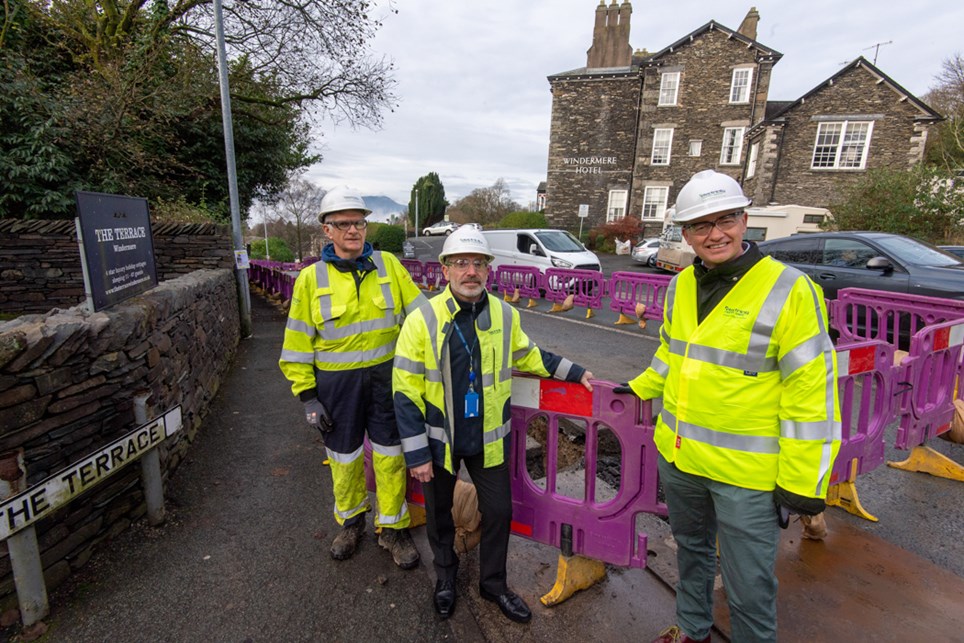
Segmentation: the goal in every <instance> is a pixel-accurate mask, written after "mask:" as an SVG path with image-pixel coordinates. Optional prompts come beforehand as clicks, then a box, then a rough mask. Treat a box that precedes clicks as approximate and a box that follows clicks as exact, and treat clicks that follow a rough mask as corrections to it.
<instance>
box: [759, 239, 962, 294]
mask: <svg viewBox="0 0 964 643" xmlns="http://www.w3.org/2000/svg"><path fill="white" fill-rule="evenodd" d="M759 246H760V250H761V251H762V252H763V254H766V255H770V256H771V257H773V258H774V259H777V260H779V261H782V262H783V263H786V264H790V265H792V266H795V267H796V268H799V269H800V270H802V271H803V272H805V273H807V274H808V275H810V277H811V278H812V279H813V280H814V281H815V282H816V283H817V284H819V285H820V287H821V288H823V292H824V295H825V296H826V297H827V298H828V299H836V297H837V291H838V290H840V289H841V288H869V289H873V290H888V291H892V292H903V293H909V294H912V295H926V296H928V297H944V298H947V299H964V260H962V259H961V258H960V257H956V256H954V255H952V254H950V253H948V252H946V251H943V250H940V249H938V248H937V247H936V246H932V245H930V244H929V243H924V242H923V241H919V240H918V239H913V238H911V237H905V236H903V235H899V234H889V233H886V232H818V233H813V234H805V233H800V234H795V235H793V236H790V237H786V238H783V239H771V240H768V241H762V242H760V244H759Z"/></svg>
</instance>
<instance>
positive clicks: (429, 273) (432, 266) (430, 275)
mask: <svg viewBox="0 0 964 643" xmlns="http://www.w3.org/2000/svg"><path fill="white" fill-rule="evenodd" d="M422 265H423V271H422V274H423V275H424V276H425V278H424V285H425V287H426V288H434V289H435V290H441V289H442V288H444V287H445V284H447V283H448V280H446V279H445V275H443V274H442V264H440V263H439V262H437V261H426V262H425V263H424V264H422Z"/></svg>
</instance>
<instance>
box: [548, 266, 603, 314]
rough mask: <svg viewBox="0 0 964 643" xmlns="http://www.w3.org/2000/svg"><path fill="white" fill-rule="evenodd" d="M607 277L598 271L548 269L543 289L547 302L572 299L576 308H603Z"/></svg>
mask: <svg viewBox="0 0 964 643" xmlns="http://www.w3.org/2000/svg"><path fill="white" fill-rule="evenodd" d="M605 284H606V277H605V276H604V275H603V273H601V272H599V271H596V270H574V269H573V270H570V269H567V268H547V269H546V276H545V280H544V281H543V287H544V288H545V291H546V297H545V298H546V301H552V302H556V303H560V302H564V301H566V300H567V299H568V298H569V297H570V296H571V297H572V302H571V303H572V304H573V305H574V306H585V307H587V308H596V309H599V308H602V299H603V295H604V294H605V290H606V285H605Z"/></svg>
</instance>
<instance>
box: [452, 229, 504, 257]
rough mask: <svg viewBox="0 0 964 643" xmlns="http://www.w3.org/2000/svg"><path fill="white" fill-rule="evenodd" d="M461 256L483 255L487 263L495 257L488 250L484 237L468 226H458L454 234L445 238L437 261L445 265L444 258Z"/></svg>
mask: <svg viewBox="0 0 964 643" xmlns="http://www.w3.org/2000/svg"><path fill="white" fill-rule="evenodd" d="M463 254H475V255H485V256H486V257H488V258H489V261H492V260H493V259H495V255H493V254H492V251H491V250H489V241H488V239H486V238H485V235H484V234H482V232H481V231H479V230H476V229H475V228H472V227H470V226H459V227H458V228H456V229H455V232H453V233H452V234H450V235H449V236H447V237H446V238H445V243H444V244H442V252H440V253H439V256H438V260H439V261H440V262H442V263H445V258H446V257H449V256H451V255H463Z"/></svg>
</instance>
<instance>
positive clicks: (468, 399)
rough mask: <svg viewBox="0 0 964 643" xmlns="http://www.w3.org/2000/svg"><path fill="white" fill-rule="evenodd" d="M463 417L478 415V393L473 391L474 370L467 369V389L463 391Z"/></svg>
mask: <svg viewBox="0 0 964 643" xmlns="http://www.w3.org/2000/svg"><path fill="white" fill-rule="evenodd" d="M465 417H467V418H477V417H479V394H478V393H476V392H475V371H472V370H470V371H469V390H468V391H466V392H465Z"/></svg>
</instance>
